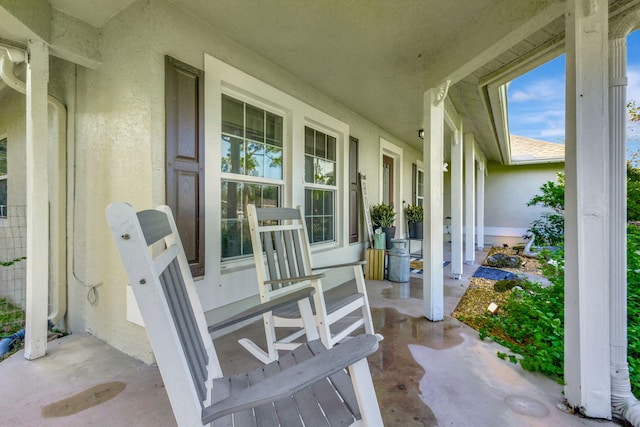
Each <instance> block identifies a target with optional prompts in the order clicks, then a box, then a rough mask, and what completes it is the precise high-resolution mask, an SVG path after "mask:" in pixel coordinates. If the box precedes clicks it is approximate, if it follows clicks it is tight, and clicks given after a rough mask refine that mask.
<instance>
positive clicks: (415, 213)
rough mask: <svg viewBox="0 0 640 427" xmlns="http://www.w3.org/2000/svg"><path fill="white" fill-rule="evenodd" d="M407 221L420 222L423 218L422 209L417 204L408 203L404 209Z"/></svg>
mask: <svg viewBox="0 0 640 427" xmlns="http://www.w3.org/2000/svg"><path fill="white" fill-rule="evenodd" d="M404 212H405V215H406V216H407V221H408V222H422V221H423V219H424V209H423V207H422V206H418V205H408V206H407V207H406V209H405V210H404Z"/></svg>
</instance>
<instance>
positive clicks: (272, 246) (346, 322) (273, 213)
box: [239, 204, 382, 363]
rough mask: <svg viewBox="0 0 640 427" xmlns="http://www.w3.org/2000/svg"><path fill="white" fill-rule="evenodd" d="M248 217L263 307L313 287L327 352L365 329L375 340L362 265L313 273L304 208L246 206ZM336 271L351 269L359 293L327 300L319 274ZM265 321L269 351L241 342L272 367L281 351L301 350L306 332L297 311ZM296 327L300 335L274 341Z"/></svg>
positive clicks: (281, 310) (292, 309)
mask: <svg viewBox="0 0 640 427" xmlns="http://www.w3.org/2000/svg"><path fill="white" fill-rule="evenodd" d="M247 216H248V219H249V229H250V231H251V243H252V245H253V256H254V258H255V260H256V273H257V276H258V285H259V290H260V298H261V301H262V302H263V303H265V302H267V301H270V300H272V299H273V298H276V297H278V296H282V295H286V294H288V293H291V292H294V291H296V290H297V289H300V288H304V287H307V286H309V285H311V286H313V288H314V289H315V290H316V292H315V294H314V299H313V303H314V304H313V307H312V309H313V311H314V318H315V322H316V326H317V327H318V330H319V331H320V339H321V340H322V342H323V344H324V345H325V346H326V347H327V348H331V347H333V346H334V345H335V344H336V343H338V342H340V341H342V340H343V339H344V338H345V337H347V336H349V335H350V334H352V333H353V332H354V331H355V330H356V329H358V328H360V327H364V330H365V332H366V333H367V334H374V330H373V323H372V321H371V312H370V310H369V301H368V299H367V289H366V287H365V281H364V275H363V272H362V265H363V264H364V262H354V263H349V264H341V265H336V266H329V267H323V268H319V269H316V270H313V269H312V268H311V253H310V245H309V239H308V237H307V228H306V223H305V217H304V213H303V212H302V209H301V208H300V207H298V208H297V209H291V208H256V207H255V205H252V204H250V205H248V206H247ZM335 268H352V269H353V272H354V276H355V281H356V288H357V292H355V293H352V294H349V295H339V296H333V297H327V296H326V295H325V293H324V291H323V288H322V282H321V278H322V277H324V274H323V273H318V272H319V271H326V270H329V269H335ZM263 319H264V328H265V334H266V338H267V351H264V350H263V349H261V348H260V347H259V346H258V345H256V344H255V343H254V342H252V341H251V340H249V339H246V338H243V339H241V340H240V341H239V342H240V344H242V346H244V347H245V348H246V349H247V350H248V351H249V352H250V353H251V354H253V355H254V356H255V357H257V358H258V359H259V360H260V361H262V362H263V363H268V362H270V361H273V360H276V359H277V358H278V350H292V349H294V348H296V347H297V346H298V345H299V344H298V343H296V342H294V340H296V339H297V338H299V337H300V336H302V335H303V334H304V332H305V329H304V328H303V326H304V324H303V321H302V318H301V316H300V312H299V311H298V310H297V309H296V307H295V306H289V307H285V308H279V309H276V310H273V311H272V312H270V313H267V314H265V315H264V316H263ZM292 327H293V328H296V329H294V331H293V332H292V333H291V332H290V333H289V335H288V336H286V337H283V338H280V339H278V338H277V337H276V328H292ZM332 329H333V331H332ZM378 339H382V336H380V335H378Z"/></svg>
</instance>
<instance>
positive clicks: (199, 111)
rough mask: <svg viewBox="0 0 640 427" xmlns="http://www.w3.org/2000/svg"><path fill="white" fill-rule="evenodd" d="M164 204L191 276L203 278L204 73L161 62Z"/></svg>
mask: <svg viewBox="0 0 640 427" xmlns="http://www.w3.org/2000/svg"><path fill="white" fill-rule="evenodd" d="M165 114H166V118H165V119H166V162H167V165H166V173H167V175H166V200H167V205H169V207H171V210H173V215H174V216H175V219H176V225H177V226H178V231H179V233H180V238H181V240H182V244H183V245H184V250H185V253H186V255H187V259H188V260H189V266H190V267H191V273H192V274H193V276H196V277H197V276H202V275H204V72H203V71H202V70H198V69H196V68H193V67H191V66H189V65H187V64H184V63H182V62H180V61H177V60H176V59H173V58H171V57H169V56H166V57H165Z"/></svg>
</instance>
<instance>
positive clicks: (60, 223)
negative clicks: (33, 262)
mask: <svg viewBox="0 0 640 427" xmlns="http://www.w3.org/2000/svg"><path fill="white" fill-rule="evenodd" d="M3 50H4V52H2V51H3ZM25 60H26V57H25V53H24V52H23V51H21V50H18V49H13V48H8V47H4V46H0V78H1V79H2V80H4V82H5V83H6V85H7V86H9V87H10V88H12V89H14V90H16V91H17V92H20V93H21V94H23V95H26V93H27V88H26V84H25V82H23V81H22V80H20V79H19V78H17V77H16V75H15V74H14V66H15V64H17V63H20V62H24V61H25ZM47 99H48V102H49V105H50V106H51V107H52V109H53V113H54V116H55V120H54V121H53V124H54V126H55V127H56V130H55V134H56V141H55V143H54V144H53V146H51V145H50V146H49V150H48V155H49V158H50V159H52V160H53V162H52V165H53V167H52V169H51V170H52V171H53V172H54V173H53V174H52V176H51V177H50V179H51V181H52V184H53V185H52V188H53V191H52V192H51V191H50V192H49V206H50V215H51V221H50V224H51V230H50V237H49V238H50V239H51V241H50V244H51V249H52V250H51V271H50V276H49V277H50V280H52V281H53V287H52V289H51V292H52V303H51V313H50V314H49V324H50V325H56V324H58V323H60V321H62V319H63V318H64V316H65V314H66V312H67V281H66V274H65V269H66V258H67V253H66V243H65V237H64V236H65V233H64V230H65V229H66V215H67V212H66V167H67V165H66V157H65V156H66V145H67V108H66V107H65V105H64V104H63V103H62V102H60V100H58V99H57V98H55V97H53V96H51V95H48V96H47Z"/></svg>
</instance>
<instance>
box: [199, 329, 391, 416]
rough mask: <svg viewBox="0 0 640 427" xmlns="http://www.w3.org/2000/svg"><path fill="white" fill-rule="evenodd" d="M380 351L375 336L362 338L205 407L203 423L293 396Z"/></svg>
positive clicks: (351, 340)
mask: <svg viewBox="0 0 640 427" xmlns="http://www.w3.org/2000/svg"><path fill="white" fill-rule="evenodd" d="M377 349H378V339H377V338H376V337H375V336H374V335H365V334H362V335H358V336H357V337H355V338H352V339H350V340H348V341H345V342H343V343H341V344H340V345H337V346H335V347H333V348H332V349H330V350H326V351H323V352H321V353H319V354H316V355H315V356H313V357H311V358H309V359H307V360H304V361H303V362H301V363H299V364H297V365H295V366H292V367H291V368H289V369H285V370H283V371H280V372H278V373H277V374H275V375H273V376H272V377H269V378H266V379H265V380H264V381H262V382H260V383H257V384H255V385H252V386H250V387H248V388H246V389H244V390H241V391H239V392H238V393H236V394H233V395H231V396H229V397H228V398H226V399H224V400H221V401H220V402H217V403H214V404H213V405H211V406H209V407H207V408H204V409H203V411H202V423H203V424H207V423H210V422H212V421H213V420H215V419H217V418H220V417H223V416H225V415H229V414H232V413H234V412H238V411H242V410H244V409H249V408H254V407H257V406H261V405H264V404H266V403H271V402H274V401H277V400H280V399H283V398H285V397H288V396H291V395H292V394H294V393H297V392H298V391H300V390H302V389H304V388H306V387H309V386H310V385H313V384H315V383H316V382H318V381H320V380H322V379H324V378H327V377H329V376H331V375H333V374H335V373H336V372H338V371H340V370H341V369H345V368H347V367H348V366H351V365H353V364H354V363H356V362H358V361H360V360H362V359H365V358H366V357H367V356H369V355H370V354H372V353H374V352H375V351H376V350H377Z"/></svg>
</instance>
